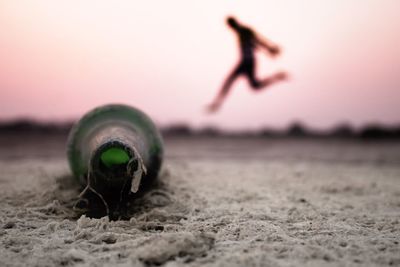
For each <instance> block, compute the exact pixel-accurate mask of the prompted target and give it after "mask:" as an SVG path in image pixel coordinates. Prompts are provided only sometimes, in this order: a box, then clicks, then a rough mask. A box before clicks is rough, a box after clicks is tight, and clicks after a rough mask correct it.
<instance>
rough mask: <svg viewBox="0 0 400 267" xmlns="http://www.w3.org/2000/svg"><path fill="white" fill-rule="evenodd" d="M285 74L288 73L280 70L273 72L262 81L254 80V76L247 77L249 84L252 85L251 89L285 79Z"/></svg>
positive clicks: (258, 88)
mask: <svg viewBox="0 0 400 267" xmlns="http://www.w3.org/2000/svg"><path fill="white" fill-rule="evenodd" d="M287 76H288V75H287V73H286V72H284V71H280V72H277V73H275V74H274V75H271V76H270V77H267V78H265V79H263V80H262V81H258V80H256V79H255V78H254V76H252V77H249V80H250V84H251V85H252V88H253V89H255V90H260V89H263V88H265V87H267V86H270V85H272V84H274V83H276V82H279V81H284V80H286V79H287Z"/></svg>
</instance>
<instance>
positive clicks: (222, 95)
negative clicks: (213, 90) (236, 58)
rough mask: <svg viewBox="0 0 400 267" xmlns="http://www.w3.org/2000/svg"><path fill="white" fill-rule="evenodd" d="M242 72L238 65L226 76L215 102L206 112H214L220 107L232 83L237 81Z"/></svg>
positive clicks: (240, 66)
mask: <svg viewBox="0 0 400 267" xmlns="http://www.w3.org/2000/svg"><path fill="white" fill-rule="evenodd" d="M241 71H242V65H241V64H239V65H238V66H237V67H236V68H235V69H233V71H232V72H231V73H230V74H229V75H228V77H227V78H226V79H225V81H224V83H223V85H222V87H221V90H220V91H219V93H218V95H217V97H216V98H215V100H214V101H213V102H212V103H211V104H210V105H209V106H208V110H209V111H210V112H214V111H216V110H218V108H219V107H220V106H221V104H222V102H223V100H224V99H225V97H226V96H227V95H228V93H229V90H230V89H231V87H232V84H233V82H234V81H235V80H236V79H237V77H238V76H239V75H240V74H241Z"/></svg>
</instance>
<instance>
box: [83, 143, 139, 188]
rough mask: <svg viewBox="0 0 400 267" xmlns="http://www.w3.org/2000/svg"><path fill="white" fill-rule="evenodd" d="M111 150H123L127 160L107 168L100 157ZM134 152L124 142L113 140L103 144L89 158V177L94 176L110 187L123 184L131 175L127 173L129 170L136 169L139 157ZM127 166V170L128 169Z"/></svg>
mask: <svg viewBox="0 0 400 267" xmlns="http://www.w3.org/2000/svg"><path fill="white" fill-rule="evenodd" d="M111 148H117V149H121V150H123V151H124V152H125V153H126V154H127V155H128V157H129V159H128V160H126V161H125V162H122V163H121V164H115V165H113V166H107V165H106V164H105V163H104V162H103V160H102V156H103V154H104V153H105V152H107V151H108V150H110V149H111ZM136 153H137V152H136V150H135V149H134V148H132V147H131V146H130V145H128V144H126V143H125V142H123V141H121V140H118V139H115V140H108V141H106V142H104V143H103V144H101V145H99V146H98V147H97V148H96V149H95V150H94V151H93V153H92V155H91V157H90V162H89V166H90V171H91V172H92V173H91V175H94V176H95V178H96V179H98V178H100V179H101V180H103V181H105V182H107V184H109V185H110V186H112V185H116V186H117V185H118V184H120V183H121V182H122V183H124V182H125V181H126V179H128V178H130V176H131V174H130V173H129V172H128V171H129V170H130V169H132V168H134V169H137V168H138V167H139V166H138V165H139V161H138V160H137V159H138V158H139V155H136ZM128 165H129V168H128Z"/></svg>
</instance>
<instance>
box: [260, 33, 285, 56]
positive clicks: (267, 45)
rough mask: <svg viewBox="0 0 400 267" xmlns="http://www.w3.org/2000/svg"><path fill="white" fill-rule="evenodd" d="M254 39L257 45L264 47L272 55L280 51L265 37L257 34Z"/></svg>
mask: <svg viewBox="0 0 400 267" xmlns="http://www.w3.org/2000/svg"><path fill="white" fill-rule="evenodd" d="M255 41H256V44H257V45H259V46H261V47H263V48H264V49H266V50H267V51H268V52H269V53H270V54H271V55H272V56H277V55H279V54H280V52H281V50H280V48H279V46H277V45H276V44H274V43H272V42H271V41H269V40H267V39H266V38H260V37H259V36H256V38H255Z"/></svg>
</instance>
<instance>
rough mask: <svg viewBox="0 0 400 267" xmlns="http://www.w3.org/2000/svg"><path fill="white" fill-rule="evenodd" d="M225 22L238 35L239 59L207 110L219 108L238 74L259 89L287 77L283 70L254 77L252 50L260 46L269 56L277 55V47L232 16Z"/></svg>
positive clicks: (255, 88) (254, 62) (213, 110)
mask: <svg viewBox="0 0 400 267" xmlns="http://www.w3.org/2000/svg"><path fill="white" fill-rule="evenodd" d="M226 22H227V24H228V25H229V27H231V28H232V30H234V31H235V32H236V34H237V35H238V37H239V45H240V52H241V60H240V62H239V64H238V65H237V66H236V67H235V68H234V69H233V71H232V72H231V73H230V74H229V75H228V77H227V78H226V80H225V82H224V84H223V85H222V88H221V90H220V91H219V93H218V95H217V97H216V98H215V100H214V101H213V102H212V103H211V104H210V105H209V106H208V111H209V112H215V111H217V110H218V109H219V107H220V106H221V104H222V102H223V100H224V99H225V97H226V96H227V95H228V92H229V90H230V88H231V86H232V84H233V82H234V81H235V80H236V79H237V78H238V77H239V76H240V75H244V76H246V77H247V79H248V81H249V83H250V86H251V88H252V89H254V90H260V89H262V88H265V87H267V86H269V85H271V84H273V83H275V82H277V81H281V80H285V79H286V78H287V74H286V73H285V72H278V73H275V74H274V75H272V76H270V77H267V78H265V79H263V80H259V79H257V78H256V77H255V67H256V61H255V57H254V51H255V50H256V49H257V48H258V47H262V48H264V49H266V50H267V51H268V52H269V54H270V55H271V56H277V55H278V54H279V53H280V49H279V47H278V46H277V45H275V44H273V43H272V42H271V41H268V40H266V39H265V38H263V39H261V37H260V36H258V35H256V33H255V32H254V31H253V30H252V29H251V28H249V27H246V26H244V25H242V24H240V23H239V22H238V21H237V20H236V19H235V18H233V17H228V18H227V20H226Z"/></svg>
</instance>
